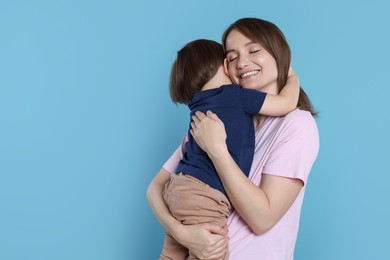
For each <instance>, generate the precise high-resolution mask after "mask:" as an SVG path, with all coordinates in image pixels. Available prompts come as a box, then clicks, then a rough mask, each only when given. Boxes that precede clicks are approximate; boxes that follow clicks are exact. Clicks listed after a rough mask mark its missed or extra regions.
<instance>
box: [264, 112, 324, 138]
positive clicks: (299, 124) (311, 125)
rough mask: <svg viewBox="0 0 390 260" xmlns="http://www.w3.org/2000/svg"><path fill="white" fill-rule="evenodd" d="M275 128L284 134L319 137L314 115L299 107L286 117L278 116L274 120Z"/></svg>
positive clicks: (286, 135)
mask: <svg viewBox="0 0 390 260" xmlns="http://www.w3.org/2000/svg"><path fill="white" fill-rule="evenodd" d="M271 124H272V125H274V127H275V128H274V129H275V130H276V131H277V132H279V133H280V134H281V135H282V136H285V137H288V136H290V137H291V136H300V137H302V138H304V139H306V138H309V137H310V138H316V139H318V128H317V123H316V121H315V119H314V117H313V116H312V115H311V113H310V112H309V111H306V110H301V109H299V108H297V109H295V110H294V111H292V112H290V113H288V114H287V115H286V116H284V117H276V118H275V119H274V121H273V122H271Z"/></svg>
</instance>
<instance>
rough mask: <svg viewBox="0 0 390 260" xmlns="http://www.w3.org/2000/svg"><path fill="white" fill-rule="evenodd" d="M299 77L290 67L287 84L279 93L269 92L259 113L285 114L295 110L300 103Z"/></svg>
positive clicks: (269, 114)
mask: <svg viewBox="0 0 390 260" xmlns="http://www.w3.org/2000/svg"><path fill="white" fill-rule="evenodd" d="M299 89H300V86H299V78H298V75H297V74H296V73H295V72H294V70H293V69H292V67H290V70H289V73H288V78H287V82H286V85H285V86H284V87H283V88H282V90H281V91H280V93H279V95H273V94H267V96H266V97H265V100H264V103H263V106H262V107H261V109H260V111H259V113H260V114H262V115H266V116H284V115H286V114H288V113H289V112H291V111H293V110H294V109H295V108H296V107H297V104H298V98H299Z"/></svg>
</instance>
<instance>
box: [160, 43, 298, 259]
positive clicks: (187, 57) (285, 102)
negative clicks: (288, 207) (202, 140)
mask: <svg viewBox="0 0 390 260" xmlns="http://www.w3.org/2000/svg"><path fill="white" fill-rule="evenodd" d="M224 62H225V53H224V51H223V48H222V46H221V45H220V44H219V43H217V42H214V41H210V40H203V39H201V40H196V41H192V42H190V43H188V44H187V45H185V46H184V47H183V48H182V49H181V50H180V51H179V52H178V55H177V59H176V61H175V62H174V64H173V67H172V71H171V78H170V93H171V97H172V100H173V101H174V102H176V103H184V104H188V107H189V108H190V110H191V113H190V116H191V117H192V115H194V113H195V112H196V111H202V112H204V113H205V112H206V111H208V110H211V111H213V112H214V113H216V114H217V115H218V117H219V118H220V119H221V120H222V121H223V123H224V126H225V130H226V134H227V139H226V143H227V146H228V149H229V152H230V153H231V155H232V157H233V158H234V160H235V161H236V163H237V165H238V166H239V167H240V168H241V170H242V171H243V172H244V173H245V174H246V175H247V176H248V174H249V171H250V167H251V164H252V159H253V154H254V143H255V140H254V138H255V137H254V136H255V130H254V125H253V120H252V116H253V115H255V114H258V113H260V114H264V115H268V116H283V115H286V114H287V113H289V112H290V111H292V110H294V109H295V108H296V105H297V102H298V96H299V79H298V77H297V76H296V75H295V74H293V75H290V76H289V78H288V80H287V83H286V85H285V86H284V88H283V89H282V90H281V91H280V93H279V95H269V94H267V93H264V92H259V91H256V90H251V89H244V88H242V87H241V86H240V85H235V84H232V82H231V80H230V78H229V77H228V75H227V71H226V66H224ZM190 128H191V126H190ZM187 137H188V142H187V143H186V145H185V148H186V150H185V153H184V155H183V158H182V160H181V161H180V163H179V165H178V167H177V169H176V174H173V175H172V176H171V179H170V180H169V182H168V183H167V184H166V187H165V190H164V200H165V203H166V204H167V206H168V208H169V209H170V211H171V213H172V215H173V216H174V217H175V218H177V219H178V220H179V221H181V222H182V223H183V224H185V225H193V224H200V223H214V224H218V225H220V226H221V227H223V226H225V224H226V222H227V218H228V215H229V210H230V202H229V200H228V198H227V194H226V192H225V189H224V187H223V185H222V182H221V181H220V179H219V176H218V174H217V172H216V170H215V168H214V166H213V163H212V162H211V160H210V159H209V157H208V156H207V154H206V153H205V152H204V151H203V150H202V149H201V148H200V147H199V146H198V145H197V144H196V142H195V140H194V139H193V138H192V136H191V134H190V132H188V136H187ZM226 251H227V253H226V255H225V257H224V258H223V259H228V257H229V256H228V255H229V254H228V250H226ZM188 255H190V254H189V252H188V250H187V249H186V248H185V247H183V246H182V245H180V244H179V243H178V242H177V241H176V240H175V239H174V238H173V237H172V236H170V235H169V234H166V237H165V243H164V248H163V251H162V253H161V258H160V259H186V257H187V256H188ZM190 259H197V258H195V257H194V256H191V255H190Z"/></svg>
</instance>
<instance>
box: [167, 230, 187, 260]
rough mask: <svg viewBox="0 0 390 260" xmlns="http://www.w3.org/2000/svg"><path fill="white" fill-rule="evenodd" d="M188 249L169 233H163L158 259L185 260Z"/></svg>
mask: <svg viewBox="0 0 390 260" xmlns="http://www.w3.org/2000/svg"><path fill="white" fill-rule="evenodd" d="M187 256H188V249H187V248H185V247H184V246H182V245H181V244H180V243H179V242H177V241H176V240H175V239H174V238H173V237H172V236H171V235H169V234H168V233H165V241H164V246H163V250H162V252H161V255H160V260H185V259H187Z"/></svg>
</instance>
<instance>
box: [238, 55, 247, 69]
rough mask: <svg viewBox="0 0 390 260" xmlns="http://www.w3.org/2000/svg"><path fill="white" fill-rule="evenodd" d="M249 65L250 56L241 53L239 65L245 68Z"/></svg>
mask: <svg viewBox="0 0 390 260" xmlns="http://www.w3.org/2000/svg"><path fill="white" fill-rule="evenodd" d="M248 65H249V60H248V57H247V56H246V55H241V56H240V57H239V58H238V62H237V67H238V68H239V69H243V68H245V67H246V66H248Z"/></svg>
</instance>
